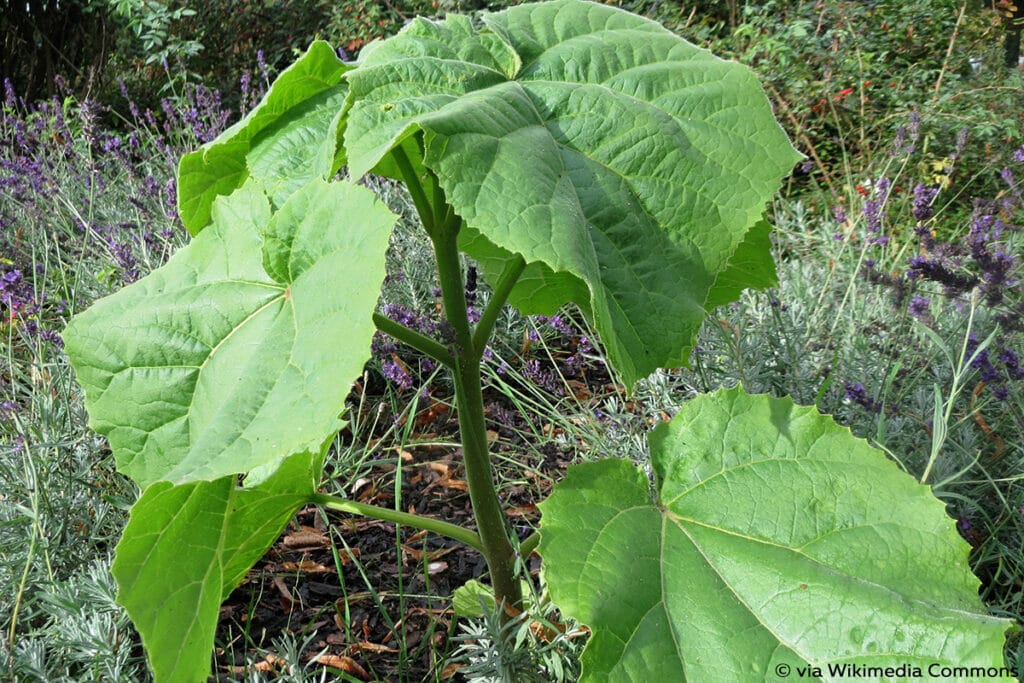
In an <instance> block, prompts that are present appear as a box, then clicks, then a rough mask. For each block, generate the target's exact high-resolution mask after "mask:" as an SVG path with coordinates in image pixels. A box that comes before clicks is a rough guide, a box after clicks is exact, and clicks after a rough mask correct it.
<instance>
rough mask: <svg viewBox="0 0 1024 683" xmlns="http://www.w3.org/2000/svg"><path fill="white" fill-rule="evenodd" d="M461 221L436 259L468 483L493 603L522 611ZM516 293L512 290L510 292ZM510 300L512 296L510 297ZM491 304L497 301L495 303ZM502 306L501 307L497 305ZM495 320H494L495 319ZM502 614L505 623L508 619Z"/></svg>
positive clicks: (444, 237)
mask: <svg viewBox="0 0 1024 683" xmlns="http://www.w3.org/2000/svg"><path fill="white" fill-rule="evenodd" d="M460 226H461V220H460V219H459V218H458V217H457V216H451V215H449V219H448V220H446V221H445V222H444V223H443V224H442V225H439V226H437V227H438V229H437V230H435V231H434V232H433V233H432V234H431V239H432V241H433V243H434V255H435V257H436V259H437V270H438V276H439V278H440V281H441V297H442V300H443V301H444V310H445V317H446V318H447V319H448V322H449V323H451V325H452V327H453V328H454V329H455V337H456V342H457V344H458V349H457V351H456V365H455V369H454V372H453V373H452V374H453V376H454V377H453V379H454V381H455V403H456V406H457V408H458V417H459V431H460V433H461V434H462V454H463V461H464V462H465V465H466V481H467V483H468V484H469V498H470V501H471V502H472V504H473V515H474V517H475V518H476V526H477V530H478V533H479V534H480V540H481V543H482V544H483V555H484V559H486V560H487V568H488V570H489V571H490V575H491V583H492V584H493V586H494V597H495V600H497V602H498V604H499V605H506V606H509V607H515V608H517V609H520V608H521V606H522V601H523V593H522V586H520V584H519V580H518V578H517V576H516V571H515V567H516V563H515V560H516V555H515V550H514V548H513V547H512V543H511V540H510V536H511V529H509V527H508V524H507V523H506V520H505V514H504V510H503V508H502V505H501V501H499V500H498V493H497V491H496V490H495V486H494V476H493V472H492V471H491V460H490V454H489V453H488V445H487V427H486V423H485V422H484V399H483V390H482V385H481V379H480V356H481V353H482V346H481V348H480V349H477V346H476V345H477V344H480V343H486V339H483V340H480V339H474V336H473V333H472V330H471V329H470V325H469V316H468V314H467V307H466V290H465V284H464V282H463V276H462V266H461V264H460V262H459V249H458V244H457V242H456V239H457V236H458V231H459V228H460ZM509 289H511V286H510V287H509ZM506 295H507V292H506ZM492 304H494V301H493V300H492ZM494 305H495V306H497V305H498V304H494ZM495 315H496V314H492V317H493V316H495ZM505 614H506V613H505V612H503V613H502V618H503V619H504V618H506V617H505Z"/></svg>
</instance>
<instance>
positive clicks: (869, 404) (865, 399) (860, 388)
mask: <svg viewBox="0 0 1024 683" xmlns="http://www.w3.org/2000/svg"><path fill="white" fill-rule="evenodd" d="M843 389H844V393H843V398H845V399H846V400H848V401H853V402H854V403H856V404H857V405H859V406H861V407H862V408H864V409H865V410H867V411H869V412H872V413H877V412H880V411H881V410H882V406H881V404H880V403H878V402H877V401H876V400H875V399H874V397H872V396H870V395H868V392H867V389H865V388H864V385H863V384H861V383H860V382H857V383H856V384H850V383H849V382H847V383H846V385H845V386H844V387H843Z"/></svg>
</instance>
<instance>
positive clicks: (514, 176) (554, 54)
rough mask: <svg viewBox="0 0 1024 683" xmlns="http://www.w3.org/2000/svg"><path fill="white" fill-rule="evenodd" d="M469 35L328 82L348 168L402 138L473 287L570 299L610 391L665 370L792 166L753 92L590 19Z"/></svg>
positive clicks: (517, 15) (734, 75)
mask: <svg viewBox="0 0 1024 683" xmlns="http://www.w3.org/2000/svg"><path fill="white" fill-rule="evenodd" d="M484 22H485V25H486V28H485V29H483V30H479V31H478V30H475V29H474V27H473V26H472V25H471V24H470V22H469V20H468V19H466V18H464V17H457V16H455V17H449V18H448V19H447V20H446V21H445V22H443V23H433V22H428V21H424V20H417V21H415V22H413V23H412V24H411V25H410V26H408V27H406V29H405V30H403V31H402V32H401V33H400V34H399V35H397V36H395V37H394V38H391V39H389V40H386V41H384V42H383V43H381V44H380V45H379V46H377V47H376V48H375V49H374V50H372V51H370V52H369V54H367V55H365V56H363V57H362V63H361V64H360V66H359V68H357V69H355V70H353V71H351V72H349V73H348V74H347V75H346V78H347V79H348V81H349V83H350V93H349V100H348V101H349V105H350V107H351V108H350V110H349V112H348V115H347V123H346V130H345V133H344V139H345V146H346V150H347V153H348V159H349V170H350V172H351V173H352V175H353V176H354V177H359V176H361V175H362V174H364V173H366V172H367V171H369V170H371V169H374V168H376V167H379V166H382V165H386V163H387V154H388V152H389V150H390V149H392V148H393V147H394V146H395V145H396V144H398V143H399V142H401V141H404V140H406V139H407V138H409V137H410V136H412V135H414V134H416V133H417V132H420V131H422V134H423V145H424V149H425V153H424V156H423V162H424V163H425V164H426V165H427V166H428V167H429V168H431V169H432V170H433V171H434V172H435V173H436V174H437V176H438V178H439V180H440V183H441V185H442V188H443V189H444V191H445V193H446V195H447V200H448V201H449V202H450V203H451V205H452V206H453V207H454V208H455V210H456V212H457V213H458V214H459V215H460V216H462V217H463V218H464V219H465V221H466V223H467V226H468V227H467V228H466V231H467V233H468V234H467V235H466V236H463V237H462V238H461V239H462V242H461V244H462V246H463V248H464V249H466V250H467V251H468V252H469V253H470V255H472V256H473V257H474V258H478V259H480V260H481V261H486V262H489V263H490V265H489V266H487V267H485V271H486V272H488V273H494V272H500V265H501V264H500V261H501V260H502V259H503V258H508V257H510V256H511V255H512V254H521V255H522V256H523V257H524V258H525V259H526V261H527V263H528V264H529V267H528V270H527V273H526V274H525V277H524V280H523V281H522V282H521V283H520V284H519V285H518V288H517V290H516V291H513V293H512V296H511V297H510V301H512V302H513V303H514V304H516V305H518V306H521V307H523V308H524V309H526V310H528V311H536V310H548V311H550V310H551V308H552V307H553V306H557V304H561V303H565V302H568V301H576V303H578V304H580V306H581V308H582V309H583V310H584V311H587V312H588V314H589V315H591V316H592V317H593V319H594V323H595V325H596V327H597V329H598V331H599V332H600V333H601V337H602V339H603V341H604V342H605V345H606V346H607V348H608V353H609V357H610V359H611V361H612V363H613V364H614V365H615V366H616V367H617V368H618V369H619V371H620V373H621V374H622V376H623V378H624V379H625V380H626V381H627V383H632V382H634V381H635V380H636V379H638V378H640V377H643V376H645V375H647V374H648V373H650V372H652V371H653V370H654V369H656V368H658V367H665V366H673V365H678V364H681V363H684V362H685V361H686V360H687V358H688V355H689V348H690V347H691V345H692V343H693V338H694V336H695V334H696V331H697V329H698V327H699V326H700V323H701V321H702V320H703V318H704V316H705V302H706V301H707V300H708V297H709V293H710V292H711V290H712V288H713V286H714V283H715V281H716V279H717V278H718V275H719V273H721V272H722V271H723V270H725V269H726V268H727V266H728V264H729V262H730V259H731V258H732V256H733V254H734V252H736V250H737V248H738V247H739V245H740V244H741V243H742V242H743V240H744V239H745V237H746V235H747V232H748V230H749V229H750V226H751V225H753V224H754V223H755V221H757V219H758V218H759V217H760V215H761V213H762V211H763V209H764V204H765V202H766V201H767V200H768V198H769V197H770V196H771V195H772V193H773V192H774V191H775V190H776V189H778V187H779V182H780V180H781V178H782V177H783V176H784V175H785V174H786V173H787V172H788V171H789V170H790V169H791V167H792V165H793V163H794V162H795V161H796V160H797V159H798V158H799V155H798V154H797V153H796V152H795V151H794V150H793V149H792V147H791V146H790V144H789V141H788V140H787V138H786V136H785V134H784V133H783V131H782V129H781V128H780V127H779V126H778V124H777V123H776V122H775V119H774V117H773V116H772V113H771V110H770V108H769V105H768V101H767V99H766V98H765V96H764V94H763V92H762V90H761V88H760V86H759V84H758V82H757V79H756V78H755V76H754V75H753V74H752V72H750V71H749V70H748V69H746V68H745V67H743V66H741V65H739V64H736V63H732V62H726V61H723V60H720V59H718V58H716V57H714V56H713V55H712V54H711V53H709V52H707V51H705V50H702V49H700V48H698V47H695V46H694V45H691V44H690V43H688V42H686V41H684V40H682V39H681V38H679V37H677V36H675V35H673V34H672V33H670V32H669V31H667V30H665V29H664V28H662V27H661V26H659V25H658V24H656V23H653V22H651V21H648V20H646V19H643V18H641V17H638V16H635V15H632V14H629V13H627V12H624V11H622V10H619V9H617V8H614V7H608V6H606V5H598V4H594V3H589V2H581V1H579V0H555V1H554V2H547V3H538V4H532V5H520V6H518V7H513V8H510V9H508V10H506V11H503V12H500V13H497V14H493V15H489V16H486V17H485V19H484ZM752 284H758V283H756V282H755V283H752ZM538 294H540V297H541V298H540V300H538V299H537V296H536V295H538Z"/></svg>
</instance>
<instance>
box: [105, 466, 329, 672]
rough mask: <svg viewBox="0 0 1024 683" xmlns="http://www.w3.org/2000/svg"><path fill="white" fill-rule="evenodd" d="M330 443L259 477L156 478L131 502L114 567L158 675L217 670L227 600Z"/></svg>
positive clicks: (305, 494) (302, 495)
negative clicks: (242, 482) (218, 634)
mask: <svg viewBox="0 0 1024 683" xmlns="http://www.w3.org/2000/svg"><path fill="white" fill-rule="evenodd" d="M322 464H323V451H319V452H316V453H303V454H298V455H295V456H293V457H291V458H289V459H287V460H286V461H285V462H284V463H283V464H282V465H281V466H280V468H279V469H278V471H277V472H275V473H274V474H273V475H272V476H271V477H269V478H268V479H267V480H266V481H264V482H262V483H261V484H260V485H259V486H256V487H252V488H239V487H238V486H237V485H236V479H237V478H236V477H235V476H234V475H231V476H226V477H222V478H220V479H217V480H214V481H203V482H191V483H188V484H181V485H174V484H171V483H169V482H160V483H157V484H154V485H152V486H150V487H149V488H148V489H146V491H145V492H144V493H143V494H142V497H141V498H140V499H139V500H138V502H136V503H135V506H134V507H133V508H132V512H131V516H130V518H129V521H128V526H127V528H125V530H124V534H123V535H122V536H121V541H120V542H119V543H118V545H117V554H116V557H115V560H114V564H113V567H112V568H111V572H112V573H113V575H114V578H115V579H116V580H117V585H118V594H117V599H118V602H120V603H121V604H122V605H124V607H125V608H126V609H127V611H128V614H129V616H130V617H131V619H132V622H133V623H134V624H135V627H136V629H138V631H139V633H140V635H141V636H142V643H143V645H144V646H145V648H146V652H147V653H148V655H149V663H150V666H151V667H152V669H153V673H154V678H155V680H156V681H157V683H162V682H164V681H166V682H168V683H179V682H181V683H187V682H189V681H204V680H206V678H207V676H209V674H210V661H211V657H212V654H213V641H214V632H215V631H216V628H217V618H218V612H219V609H220V604H221V602H222V601H223V600H224V599H225V598H227V597H228V595H229V594H230V593H231V591H232V590H233V589H234V588H235V586H237V585H238V584H239V582H240V581H241V580H242V579H243V578H244V577H245V574H246V573H247V572H248V571H249V569H250V568H251V567H252V565H253V564H254V563H255V562H256V561H257V560H258V559H259V558H260V557H262V556H263V554H264V553H265V552H266V551H267V548H268V547H270V544H271V543H273V542H274V539H276V538H277V536H278V534H280V533H281V530H282V529H283V528H284V526H285V524H287V522H288V520H289V519H290V518H291V516H292V515H293V514H294V513H295V511H296V510H297V509H298V508H299V507H301V506H302V505H304V504H305V503H307V502H308V501H309V499H310V496H311V495H312V494H313V493H314V492H315V491H316V486H317V484H318V483H319V478H320V471H321V469H322Z"/></svg>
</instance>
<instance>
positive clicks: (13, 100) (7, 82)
mask: <svg viewBox="0 0 1024 683" xmlns="http://www.w3.org/2000/svg"><path fill="white" fill-rule="evenodd" d="M4 104H6V105H7V106H8V107H10V108H11V109H14V108H15V107H16V106H17V104H18V97H17V95H16V94H15V92H14V83H12V82H11V79H9V78H5V79H4Z"/></svg>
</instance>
